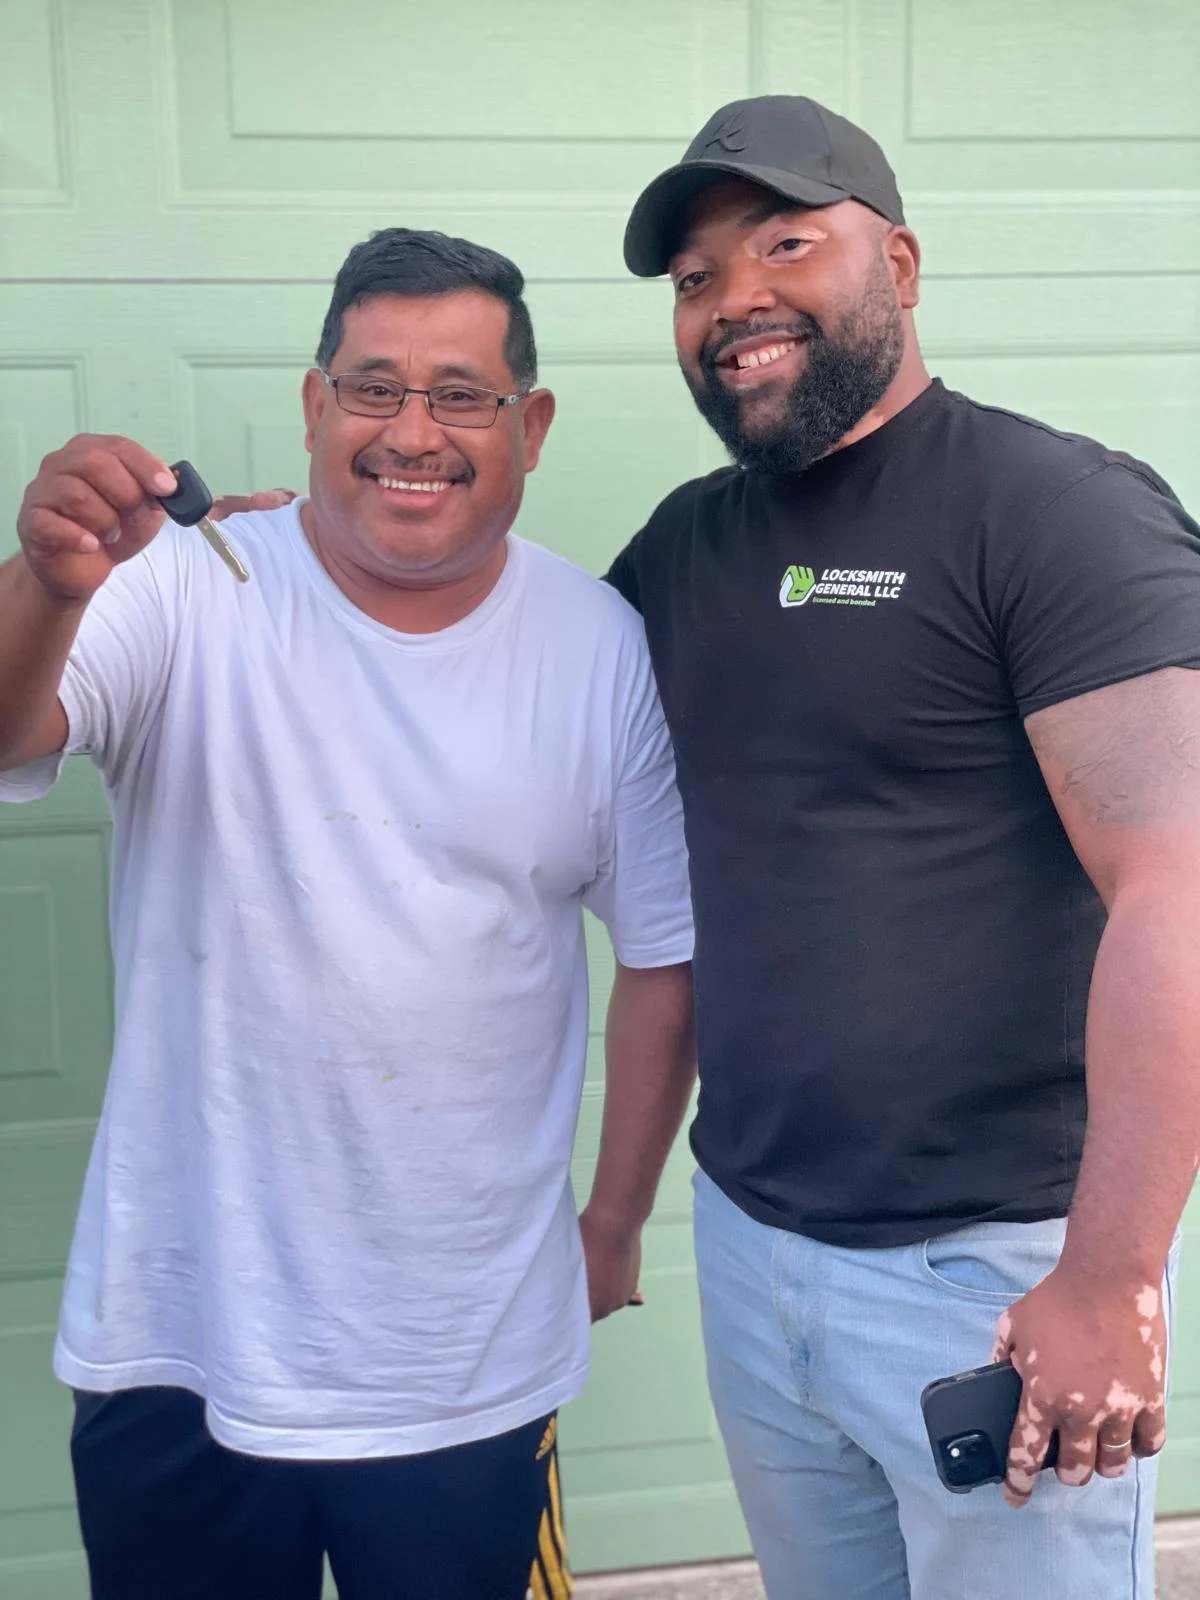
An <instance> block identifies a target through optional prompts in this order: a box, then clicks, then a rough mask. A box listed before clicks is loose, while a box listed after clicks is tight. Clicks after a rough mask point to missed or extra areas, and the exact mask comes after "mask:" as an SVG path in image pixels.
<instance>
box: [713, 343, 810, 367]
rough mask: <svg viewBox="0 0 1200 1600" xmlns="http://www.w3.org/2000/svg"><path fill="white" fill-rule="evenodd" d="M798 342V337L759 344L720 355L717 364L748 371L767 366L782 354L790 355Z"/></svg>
mask: <svg viewBox="0 0 1200 1600" xmlns="http://www.w3.org/2000/svg"><path fill="white" fill-rule="evenodd" d="M799 344H800V340H799V339H781V340H780V341H779V343H778V344H768V345H763V346H760V348H758V349H757V350H739V351H735V352H734V353H733V354H732V355H729V356H722V357H721V359H720V361H719V362H718V366H722V367H724V368H725V369H726V371H729V372H748V371H751V370H752V369H753V368H755V367H769V366H771V365H773V364H774V363H775V362H776V361H782V359H783V357H784V356H787V355H791V353H792V351H793V350H795V349H796V348H797V346H798V345H799Z"/></svg>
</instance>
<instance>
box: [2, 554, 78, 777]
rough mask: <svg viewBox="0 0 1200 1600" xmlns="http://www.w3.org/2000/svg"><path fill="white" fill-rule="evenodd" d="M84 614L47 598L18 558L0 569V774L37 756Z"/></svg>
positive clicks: (51, 720) (75, 606)
mask: <svg viewBox="0 0 1200 1600" xmlns="http://www.w3.org/2000/svg"><path fill="white" fill-rule="evenodd" d="M85 609H86V601H81V600H63V599H56V598H55V597H54V596H52V595H51V594H50V593H49V592H48V591H47V590H46V589H45V588H44V587H43V586H42V585H41V584H40V583H39V582H38V580H37V579H36V578H35V577H34V575H33V573H32V572H31V571H30V569H29V566H28V565H27V563H26V561H25V557H24V556H23V555H16V556H14V557H13V558H12V560H11V561H6V562H5V563H4V565H3V566H0V771H3V770H4V769H5V768H8V767H13V766H17V765H19V764H20V763H21V762H22V761H25V760H29V759H31V758H32V756H33V755H35V754H41V753H42V750H41V748H40V746H41V745H42V744H43V743H45V742H46V730H47V729H49V728H51V727H52V726H53V723H54V718H55V714H56V711H57V708H58V688H59V684H60V683H61V682H62V675H63V669H64V667H65V666H66V662H67V656H68V655H69V654H70V650H71V646H72V644H73V643H74V641H75V635H76V634H77V632H78V631H79V624H80V621H81V620H82V618H83V613H84V611H85ZM63 731H64V732H65V718H64V719H63Z"/></svg>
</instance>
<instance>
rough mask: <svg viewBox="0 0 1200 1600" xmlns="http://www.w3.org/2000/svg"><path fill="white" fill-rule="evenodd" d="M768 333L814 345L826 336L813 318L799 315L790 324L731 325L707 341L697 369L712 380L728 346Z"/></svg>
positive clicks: (756, 323) (754, 322)
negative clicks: (804, 340)
mask: <svg viewBox="0 0 1200 1600" xmlns="http://www.w3.org/2000/svg"><path fill="white" fill-rule="evenodd" d="M763 334H767V335H770V336H772V337H774V338H777V339H807V340H808V341H809V342H810V343H815V342H816V341H817V340H818V339H823V338H824V337H825V335H824V334H823V332H822V331H821V326H820V324H819V323H818V322H817V321H816V319H815V318H814V317H810V316H807V315H806V314H805V313H804V312H800V313H799V314H798V315H797V316H796V317H795V319H794V320H793V321H792V322H765V321H762V320H761V319H760V320H757V321H751V322H739V323H736V324H734V323H731V324H729V325H728V326H727V327H726V328H724V329H723V330H722V331H721V333H719V334H718V335H716V336H715V337H714V338H712V339H710V340H709V341H708V343H707V344H706V345H705V346H704V348H703V350H701V352H700V367H701V370H702V371H703V373H704V374H705V376H706V377H707V378H709V379H711V378H712V377H713V375H714V373H715V372H716V370H717V365H718V363H719V362H720V359H721V357H722V356H723V355H724V354H725V352H726V350H728V349H729V347H730V345H733V344H737V343H739V342H740V341H741V340H742V339H757V338H759V337H760V336H761V335H763Z"/></svg>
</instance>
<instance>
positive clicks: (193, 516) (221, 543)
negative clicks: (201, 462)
mask: <svg viewBox="0 0 1200 1600" xmlns="http://www.w3.org/2000/svg"><path fill="white" fill-rule="evenodd" d="M171 471H172V472H173V473H174V474H175V477H176V479H177V480H178V482H177V484H176V488H175V493H174V494H166V495H163V494H160V495H159V496H158V497H157V498H158V503H159V505H160V506H161V507H162V508H163V510H164V511H165V512H166V513H167V515H168V516H169V517H170V518H171V521H172V522H177V523H178V524H179V526H180V527H181V528H198V529H199V530H200V532H201V533H202V534H203V535H204V537H205V538H206V539H207V540H208V542H209V544H210V545H211V546H212V548H213V549H214V550H215V551H216V552H217V554H218V555H219V556H220V558H221V560H222V561H223V562H224V563H225V565H226V566H227V567H228V568H229V570H230V572H232V573H233V575H234V577H235V578H236V579H237V581H238V582H239V583H249V582H250V574H249V573H248V572H247V571H246V569H245V567H244V566H243V565H242V563H241V562H240V561H239V560H238V558H237V556H236V555H234V553H233V548H232V546H231V545H230V543H229V541H228V539H226V537H225V535H224V534H223V533H222V532H221V531H220V530H219V529H218V528H217V526H216V524H215V523H213V522H210V521H209V516H208V513H209V512H210V511H211V510H212V503H213V499H212V495H211V494H209V492H208V489H207V488H206V487H205V483H204V479H203V478H202V477H201V476H200V474H199V473H198V472H197V471H196V469H195V467H194V466H193V465H192V463H191V462H190V461H173V462H172V463H171Z"/></svg>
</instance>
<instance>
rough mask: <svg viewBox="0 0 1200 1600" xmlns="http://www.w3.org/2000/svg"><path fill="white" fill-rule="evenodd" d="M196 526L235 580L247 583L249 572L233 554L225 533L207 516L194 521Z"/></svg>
mask: <svg viewBox="0 0 1200 1600" xmlns="http://www.w3.org/2000/svg"><path fill="white" fill-rule="evenodd" d="M196 528H197V530H198V531H199V532H200V533H202V534H203V535H204V537H205V539H207V540H208V543H209V545H210V546H211V547H212V549H214V550H215V551H216V552H217V554H218V555H219V556H220V558H221V560H222V561H223V562H224V563H225V565H226V566H227V567H228V568H229V570H230V572H232V573H233V575H234V577H235V578H236V579H237V581H238V582H239V583H249V582H250V574H249V573H248V572H247V571H246V569H245V567H244V566H243V565H242V563H241V562H240V561H239V560H238V558H237V556H236V555H235V554H234V552H233V546H232V545H231V544H230V543H229V540H228V539H226V537H225V535H224V534H223V533H221V532H220V531H219V530H218V528H217V527H216V526H215V525H214V524H213V523H211V522H210V521H209V520H208V518H207V517H201V518H200V520H199V521H198V522H197V523H196Z"/></svg>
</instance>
